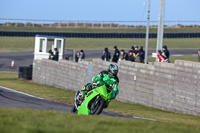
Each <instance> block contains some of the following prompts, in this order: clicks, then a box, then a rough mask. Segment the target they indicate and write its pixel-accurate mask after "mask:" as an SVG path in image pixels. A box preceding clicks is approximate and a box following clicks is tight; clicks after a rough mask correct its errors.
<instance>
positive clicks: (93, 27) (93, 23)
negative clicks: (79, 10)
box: [92, 21, 94, 29]
mask: <svg viewBox="0 0 200 133" xmlns="http://www.w3.org/2000/svg"><path fill="white" fill-rule="evenodd" d="M93 28H94V21H93V22H92V29H93Z"/></svg>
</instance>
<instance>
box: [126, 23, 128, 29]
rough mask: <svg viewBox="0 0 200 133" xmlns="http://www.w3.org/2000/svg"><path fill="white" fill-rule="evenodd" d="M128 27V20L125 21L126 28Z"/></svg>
mask: <svg viewBox="0 0 200 133" xmlns="http://www.w3.org/2000/svg"><path fill="white" fill-rule="evenodd" d="M127 28H128V21H126V29H127Z"/></svg>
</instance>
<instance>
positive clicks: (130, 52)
mask: <svg viewBox="0 0 200 133" xmlns="http://www.w3.org/2000/svg"><path fill="white" fill-rule="evenodd" d="M128 61H131V62H134V61H135V57H134V56H133V51H132V50H129V52H128Z"/></svg>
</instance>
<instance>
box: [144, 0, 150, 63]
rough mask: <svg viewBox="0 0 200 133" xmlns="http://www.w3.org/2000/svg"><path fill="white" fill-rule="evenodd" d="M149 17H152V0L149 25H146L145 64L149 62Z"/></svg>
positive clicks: (148, 15)
mask: <svg viewBox="0 0 200 133" xmlns="http://www.w3.org/2000/svg"><path fill="white" fill-rule="evenodd" d="M149 19H150V0H148V13H147V27H146V43H145V61H144V63H145V64H147V57H148V42H149Z"/></svg>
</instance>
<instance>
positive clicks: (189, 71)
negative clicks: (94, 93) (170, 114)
mask: <svg viewBox="0 0 200 133" xmlns="http://www.w3.org/2000/svg"><path fill="white" fill-rule="evenodd" d="M109 64H110V62H105V61H101V60H93V62H92V66H93V67H92V68H93V69H92V71H89V69H90V68H89V67H88V66H89V63H88V62H81V63H75V62H70V61H66V60H61V61H60V62H55V61H49V60H42V61H38V60H36V61H34V67H33V68H34V69H33V80H34V82H37V83H40V84H46V85H51V86H56V87H59V88H63V89H70V90H74V91H77V90H79V89H80V88H81V87H82V86H83V85H84V84H85V83H87V81H88V73H90V72H91V74H92V76H95V75H97V74H98V73H99V72H100V71H102V70H106V69H107V67H108V65H109ZM118 66H119V74H118V75H119V80H120V83H119V95H118V96H117V100H120V101H124V102H130V103H136V104H141V105H146V106H149V107H155V108H159V109H163V110H170V111H175V112H180V113H187V114H194V115H200V63H195V62H189V61H181V60H177V61H175V64H168V63H159V62H155V63H154V64H153V65H146V64H141V63H133V62H127V61H120V62H119V63H118Z"/></svg>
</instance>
